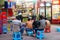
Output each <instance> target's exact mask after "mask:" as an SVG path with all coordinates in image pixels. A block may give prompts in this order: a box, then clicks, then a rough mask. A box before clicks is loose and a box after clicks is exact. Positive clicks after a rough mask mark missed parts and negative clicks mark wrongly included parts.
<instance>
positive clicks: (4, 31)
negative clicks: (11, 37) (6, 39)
mask: <svg viewBox="0 0 60 40" xmlns="http://www.w3.org/2000/svg"><path fill="white" fill-rule="evenodd" d="M7 32H8V30H7V26H3V33H4V34H6V33H7Z"/></svg>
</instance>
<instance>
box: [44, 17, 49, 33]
mask: <svg viewBox="0 0 60 40" xmlns="http://www.w3.org/2000/svg"><path fill="white" fill-rule="evenodd" d="M45 20H46V27H45V30H44V31H45V32H50V21H49V20H47V18H45Z"/></svg>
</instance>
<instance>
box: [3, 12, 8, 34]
mask: <svg viewBox="0 0 60 40" xmlns="http://www.w3.org/2000/svg"><path fill="white" fill-rule="evenodd" d="M2 23H3V33H7V14H6V12H2Z"/></svg>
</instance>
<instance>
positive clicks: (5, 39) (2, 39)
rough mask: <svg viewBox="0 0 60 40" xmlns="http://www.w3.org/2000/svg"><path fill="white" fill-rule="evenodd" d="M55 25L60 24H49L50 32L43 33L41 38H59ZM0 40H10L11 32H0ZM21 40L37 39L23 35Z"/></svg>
mask: <svg viewBox="0 0 60 40" xmlns="http://www.w3.org/2000/svg"><path fill="white" fill-rule="evenodd" d="M56 27H60V25H51V33H45V38H44V39H43V40H60V32H56ZM0 40H12V33H11V32H9V33H7V34H1V35H0ZM23 40H39V39H36V38H34V37H29V36H23Z"/></svg>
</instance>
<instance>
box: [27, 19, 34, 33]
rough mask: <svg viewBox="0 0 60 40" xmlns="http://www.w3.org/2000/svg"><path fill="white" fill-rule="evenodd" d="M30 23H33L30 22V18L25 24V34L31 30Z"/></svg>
mask: <svg viewBox="0 0 60 40" xmlns="http://www.w3.org/2000/svg"><path fill="white" fill-rule="evenodd" d="M32 23H33V21H32V20H31V18H28V21H27V22H26V32H27V31H30V30H32V28H33V26H32Z"/></svg>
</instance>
